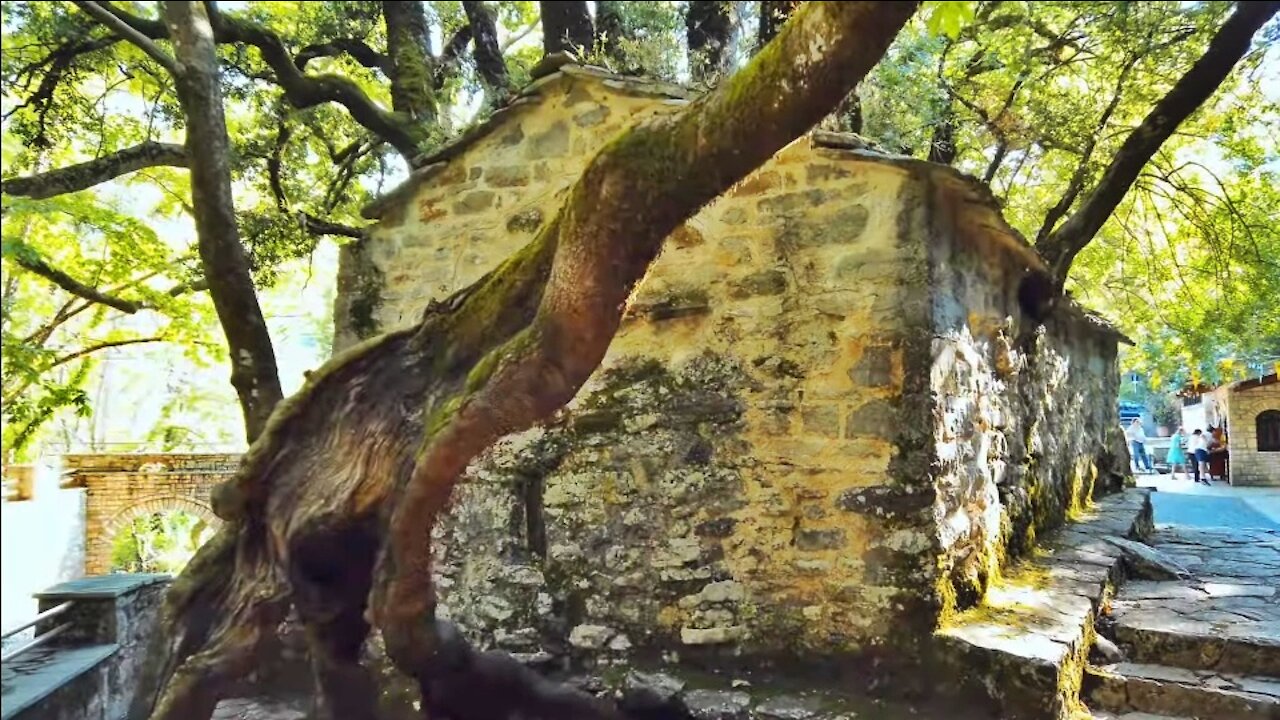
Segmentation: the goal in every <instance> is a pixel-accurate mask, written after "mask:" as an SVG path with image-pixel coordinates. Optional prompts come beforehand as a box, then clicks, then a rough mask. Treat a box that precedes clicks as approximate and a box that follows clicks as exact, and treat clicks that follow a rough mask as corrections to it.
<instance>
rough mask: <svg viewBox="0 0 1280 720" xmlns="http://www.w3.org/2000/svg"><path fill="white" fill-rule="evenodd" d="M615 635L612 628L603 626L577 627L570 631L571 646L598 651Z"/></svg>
mask: <svg viewBox="0 0 1280 720" xmlns="http://www.w3.org/2000/svg"><path fill="white" fill-rule="evenodd" d="M614 635H615V631H614V630H613V629H612V628H607V627H604V626H603V625H577V626H575V627H574V628H573V630H571V631H569V644H570V645H572V646H574V647H576V648H587V649H592V650H598V649H599V648H602V647H604V646H605V643H607V642H608V641H609V639H610V638H612V637H613V636H614Z"/></svg>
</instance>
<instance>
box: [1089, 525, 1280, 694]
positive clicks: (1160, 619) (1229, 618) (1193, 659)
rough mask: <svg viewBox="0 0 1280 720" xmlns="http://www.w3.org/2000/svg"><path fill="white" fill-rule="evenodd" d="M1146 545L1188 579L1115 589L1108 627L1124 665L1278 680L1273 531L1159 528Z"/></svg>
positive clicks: (1279, 542) (1277, 560)
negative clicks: (1123, 654)
mask: <svg viewBox="0 0 1280 720" xmlns="http://www.w3.org/2000/svg"><path fill="white" fill-rule="evenodd" d="M1150 544H1151V545H1152V546H1153V547H1155V548H1156V549H1157V550H1159V551H1161V552H1164V553H1165V554H1167V555H1169V556H1170V557H1172V558H1174V559H1176V560H1177V561H1178V562H1179V563H1181V564H1182V565H1183V566H1185V567H1186V568H1187V569H1188V570H1190V571H1191V573H1192V577H1191V578H1188V579H1185V580H1170V581H1159V582H1155V581H1136V582H1130V583H1127V584H1126V585H1124V586H1123V587H1122V588H1121V589H1120V591H1119V593H1118V594H1117V596H1116V598H1115V600H1114V601H1112V603H1111V606H1110V621H1111V626H1112V631H1113V634H1114V636H1115V640H1116V641H1117V643H1119V644H1120V645H1121V647H1123V648H1125V649H1126V651H1128V653H1129V657H1130V659H1133V660H1135V661H1142V662H1158V663H1160V664H1163V665H1173V666H1179V667H1186V668H1190V669H1193V670H1202V669H1203V670H1214V669H1216V670H1220V671H1225V672H1235V673H1244V674H1257V673H1268V674H1273V675H1280V589H1278V588H1280V531H1274V530H1242V529H1230V528H1188V527H1183V526H1174V527H1167V528H1165V527H1162V528H1160V529H1159V530H1157V531H1156V532H1155V533H1153V535H1152V537H1151V539H1150Z"/></svg>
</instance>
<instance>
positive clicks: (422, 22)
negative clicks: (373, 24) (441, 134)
mask: <svg viewBox="0 0 1280 720" xmlns="http://www.w3.org/2000/svg"><path fill="white" fill-rule="evenodd" d="M382 19H383V22H384V23H386V26H387V55H389V56H390V57H391V64H392V66H393V67H394V71H393V72H392V73H391V108H392V109H393V110H395V111H396V112H400V113H404V114H405V115H408V116H409V117H411V118H413V119H414V120H415V121H417V122H420V123H430V122H433V121H434V120H435V118H436V116H437V115H438V114H439V107H438V105H437V103H436V96H435V82H434V77H435V72H434V67H433V65H434V62H433V59H432V57H431V53H430V50H429V48H430V45H429V42H430V37H429V35H428V30H427V15H426V12H425V11H424V9H423V7H422V3H421V2H420V1H419V0H384V1H383V3H382Z"/></svg>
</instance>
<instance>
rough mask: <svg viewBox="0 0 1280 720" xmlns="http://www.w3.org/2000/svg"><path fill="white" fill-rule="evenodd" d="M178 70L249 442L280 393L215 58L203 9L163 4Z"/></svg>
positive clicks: (211, 274)
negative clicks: (240, 215)
mask: <svg viewBox="0 0 1280 720" xmlns="http://www.w3.org/2000/svg"><path fill="white" fill-rule="evenodd" d="M164 16H165V22H166V24H167V25H168V27H169V31H170V39H171V41H172V43H173V48H174V52H175V53H176V54H177V60H178V63H179V67H180V71H179V73H178V75H177V77H175V78H174V82H175V85H176V88H177V92H178V100H179V102H180V103H181V105H182V111H183V115H184V116H185V118H186V123H187V138H186V148H187V156H188V158H189V163H190V167H191V199H192V205H193V209H194V211H195V224H196V236H197V240H198V244H199V249H200V260H201V265H202V267H203V269H204V276H205V280H206V281H207V282H208V284H209V295H210V297H211V298H212V299H213V306H214V309H215V310H216V311H217V313H218V320H219V322H220V323H221V325H222V330H223V333H224V334H225V335H226V338H227V348H228V350H229V351H230V354H231V364H232V371H231V384H232V385H233V386H234V387H235V389H236V394H237V395H238V396H239V398H240V408H241V410H243V412H244V421H245V438H246V439H247V440H248V441H249V442H251V443H252V442H253V441H254V440H256V439H257V438H258V435H259V434H260V433H261V432H262V429H263V427H265V426H266V423H267V418H268V417H270V415H271V411H272V410H273V409H275V406H276V403H278V402H279V401H280V399H281V397H282V396H283V393H282V392H281V390H280V379H279V376H278V374H277V370H276V357H275V350H274V349H273V347H272V344H271V336H270V335H269V334H268V332H267V323H266V319H265V318H264V317H263V315H262V308H261V307H260V306H259V305H258V295H257V291H256V290H255V288H254V285H253V278H252V277H250V275H249V260H248V257H247V256H246V255H245V251H244V246H243V245H241V243H240V232H239V230H238V229H237V227H236V214H235V204H234V201H233V198H232V194H231V167H230V164H229V163H230V159H231V141H230V139H229V138H228V137H227V126H226V120H225V118H224V116H223V110H222V89H221V87H220V86H219V84H218V56H217V52H216V48H215V46H214V43H213V32H212V29H211V28H210V24H209V17H208V15H206V13H205V5H204V4H203V3H199V2H166V3H164Z"/></svg>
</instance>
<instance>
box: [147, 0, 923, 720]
mask: <svg viewBox="0 0 1280 720" xmlns="http://www.w3.org/2000/svg"><path fill="white" fill-rule="evenodd" d="M914 9H915V4H914V3H873V2H841V3H824V2H814V3H809V4H807V5H806V6H805V7H804V8H803V9H802V10H801V11H799V12H798V13H797V14H796V17H795V18H794V19H793V21H792V22H791V23H790V24H789V25H788V26H787V27H786V28H785V29H784V30H783V31H782V33H781V34H780V35H779V36H778V38H777V39H776V41H775V42H774V43H772V44H770V45H769V46H768V47H766V48H765V49H764V50H763V51H762V52H761V53H760V54H759V55H757V57H756V58H755V59H754V60H753V61H752V63H751V64H750V65H749V66H748V67H747V68H746V69H745V70H744V71H743V72H741V73H739V74H737V75H735V76H734V77H733V78H732V79H730V80H729V81H728V82H726V83H724V84H723V85H722V86H721V87H720V89H719V90H717V91H716V92H715V93H713V94H711V95H709V96H707V97H705V98H703V99H702V100H700V101H698V102H697V103H695V104H693V105H692V106H690V107H689V108H687V109H686V110H685V111H684V112H682V113H680V114H679V115H676V116H674V117H668V118H664V119H656V120H652V121H650V122H648V123H647V124H644V125H641V126H638V127H635V128H632V129H631V130H629V131H627V132H625V133H623V134H622V135H620V136H619V137H618V138H616V139H615V140H613V141H612V142H611V143H609V144H608V145H607V146H606V147H605V148H604V149H603V150H602V151H601V152H600V154H599V155H597V156H596V158H594V159H593V160H592V162H591V163H590V165H589V166H588V168H587V170H586V171H585V173H584V175H583V177H582V178H581V179H580V180H579V181H578V183H576V184H575V186H574V187H573V189H572V190H571V192H570V193H569V196H568V200H567V201H566V203H565V205H564V207H563V208H562V209H561V211H560V212H559V213H558V215H557V216H556V217H555V218H554V219H553V220H552V221H551V222H550V223H549V224H548V225H546V226H545V227H544V228H543V229H542V230H541V232H539V233H538V235H537V237H536V239H535V240H534V241H533V242H532V243H530V245H528V246H526V247H525V248H524V249H523V250H521V251H520V252H519V253H517V254H516V255H515V256H513V257H512V258H510V259H509V260H507V261H506V262H505V263H504V264H503V265H502V266H500V267H499V268H497V269H496V270H494V271H493V272H491V273H489V274H488V275H487V276H485V277H484V278H483V279H481V280H480V281H479V282H477V283H476V284H475V285H473V286H471V287H469V288H467V289H465V290H463V291H461V292H459V293H457V294H455V295H454V296H453V297H451V298H450V299H449V300H447V301H445V302H443V303H438V304H434V305H432V306H431V307H430V308H428V309H427V311H426V313H425V314H424V317H423V319H422V321H421V322H420V323H419V324H418V325H417V326H416V327H414V328H412V329H408V330H402V331H397V332H393V333H390V334H387V335H384V336H381V337H379V338H375V339H372V340H370V341H368V342H366V343H364V344H362V345H360V346H358V347H356V348H353V349H352V350H350V351H349V352H347V353H345V354H344V355H342V356H340V357H338V358H335V359H334V360H332V361H331V362H329V363H327V364H326V365H325V366H324V367H323V368H321V369H320V370H319V371H317V372H316V373H315V374H314V375H313V376H312V379H311V380H310V381H309V383H308V385H307V386H306V387H305V388H304V389H303V390H302V391H301V392H300V393H299V394H298V395H296V396H294V397H293V398H290V399H288V400H286V401H284V402H282V403H281V404H280V405H279V407H278V408H277V410H276V412H275V413H274V414H273V416H272V417H271V419H270V421H269V423H268V424H267V427H266V428H265V430H264V432H263V434H262V435H261V437H260V438H259V439H258V441H257V442H255V443H254V444H253V446H252V447H251V448H250V450H249V452H248V453H247V454H246V456H245V458H244V460H243V462H242V466H241V468H240V470H239V472H238V473H237V475H236V477H235V478H234V479H233V480H232V481H231V482H229V483H227V484H226V485H224V486H222V487H221V488H220V489H219V491H218V492H217V493H216V495H215V498H214V504H215V511H216V512H217V513H218V514H219V516H220V517H222V518H224V519H225V520H226V521H227V522H226V524H225V525H224V529H223V531H222V532H221V533H220V534H219V536H218V538H217V539H216V540H215V542H214V543H212V544H211V545H210V546H206V548H205V549H202V551H201V553H200V556H199V557H198V558H197V560H196V561H195V562H193V564H192V566H191V567H190V568H189V570H188V571H187V572H184V574H183V577H182V578H180V580H179V582H178V584H177V585H176V586H175V589H174V592H173V593H172V595H171V598H170V600H169V603H168V605H167V606H166V615H165V622H166V623H167V624H168V625H169V629H170V630H171V634H170V635H169V637H170V638H175V639H171V640H170V641H169V642H167V643H164V644H161V645H159V646H158V647H157V651H156V653H155V654H154V655H153V656H152V657H151V658H149V661H148V675H147V677H148V678H155V680H150V681H149V682H150V683H151V685H149V686H148V689H150V687H152V686H154V687H158V688H160V689H161V694H160V697H161V702H160V703H158V704H157V705H156V706H155V709H154V713H152V714H151V715H150V717H152V718H156V719H157V720H158V719H161V718H163V719H164V720H179V718H181V720H200V719H201V718H203V717H205V715H204V710H205V708H206V707H208V702H207V696H208V693H210V692H211V690H212V691H213V692H215V693H216V690H217V687H216V686H217V684H218V683H219V682H221V681H222V679H223V678H225V677H229V676H231V675H233V674H234V673H235V672H236V671H237V669H238V667H239V665H238V663H239V662H240V659H241V657H242V653H243V651H244V649H245V648H251V647H256V646H258V645H257V644H258V643H259V642H261V639H262V638H263V637H265V632H264V628H266V627H267V624H268V623H270V622H272V621H273V620H274V619H275V618H277V617H278V616H279V614H280V608H281V607H282V606H283V605H284V604H285V603H287V602H288V601H292V602H293V603H294V604H295V605H296V606H297V607H298V608H299V610H300V613H301V614H302V616H303V618H304V620H305V622H306V623H307V626H308V635H309V639H310V643H311V648H312V652H313V653H315V654H316V655H317V660H316V662H317V670H318V675H319V678H320V682H321V683H322V685H328V686H329V687H328V688H327V689H326V690H327V691H326V694H325V695H326V700H327V702H329V704H330V705H331V708H332V710H333V711H334V712H339V710H340V708H339V707H338V706H337V704H338V703H339V702H347V703H350V705H345V706H342V709H341V712H347V713H350V715H349V716H350V717H357V718H360V717H366V716H367V714H366V713H367V709H368V708H369V707H371V702H372V701H371V698H369V697H368V695H369V693H371V690H370V689H369V686H368V685H367V684H366V683H365V682H364V681H363V680H361V679H360V678H361V677H362V676H361V675H360V671H359V669H358V667H357V665H356V663H355V657H354V656H355V651H354V648H356V647H358V644H359V642H360V641H361V640H363V638H364V634H365V632H366V630H367V627H366V626H365V625H363V622H362V621H356V620H355V618H357V617H363V615H364V614H363V610H364V607H365V603H366V602H368V603H369V609H370V611H371V613H370V615H371V616H372V618H373V620H374V625H375V626H376V627H378V628H379V629H380V630H381V632H382V634H383V639H384V641H385V643H386V646H387V650H388V654H389V655H390V656H391V658H392V660H393V661H394V662H395V663H396V664H397V666H399V667H400V668H401V669H402V670H404V671H406V672H408V673H409V674H411V675H412V676H414V677H415V678H416V679H417V680H418V683H419V686H420V688H421V690H422V693H423V701H424V703H423V704H424V710H425V712H426V714H427V716H428V717H449V718H452V719H453V720H473V719H476V720H478V719H479V718H506V717H512V716H515V715H516V713H517V711H518V716H519V717H525V718H569V717H573V718H608V717H613V716H614V712H615V711H613V710H611V709H610V708H608V707H606V706H604V705H602V704H600V703H599V702H598V701H596V700H594V699H592V698H589V697H587V696H585V695H582V694H580V693H577V692H574V691H569V690H566V689H564V688H560V687H558V686H555V685H552V684H549V683H546V682H545V681H543V680H542V679H540V678H539V677H537V676H536V675H534V674H533V673H532V672H530V671H528V670H527V669H525V668H523V667H521V666H520V665H518V664H517V663H515V662H514V661H513V660H511V659H510V658H509V657H507V656H504V655H501V654H493V653H475V652H474V651H472V650H471V649H470V647H468V646H467V644H466V643H465V641H463V640H462V639H461V637H460V636H458V635H457V633H456V632H454V631H453V629H452V628H451V626H450V625H448V624H447V623H440V622H438V621H437V620H436V619H435V617H434V610H435V600H434V589H433V587H432V581H431V565H430V562H431V543H430V540H431V527H432V525H433V524H434V521H435V520H436V518H438V517H439V515H440V514H441V513H442V512H443V511H444V509H445V507H446V506H447V504H448V501H449V498H450V495H451V493H452V489H453V487H454V485H455V483H456V482H457V480H458V478H459V477H460V475H461V473H462V472H463V470H464V469H465V467H466V465H467V464H468V463H469V462H470V461H471V460H472V459H473V458H474V457H475V456H476V455H477V454H478V453H480V452H481V451H483V450H484V449H485V448H487V447H488V446H489V445H490V444H491V443H492V442H493V441H494V440H496V439H497V438H499V437H501V436H502V435H504V434H507V433H509V432H512V431H514V430H517V429H521V428H524V427H528V426H529V425H530V424H532V423H534V422H537V421H539V420H540V419H543V418H545V417H547V416H548V415H549V414H550V413H552V412H554V411H555V410H557V409H558V408H559V407H561V406H562V405H563V404H564V403H565V402H567V401H568V400H570V399H571V398H572V397H573V395H574V394H575V393H576V392H577V390H578V389H579V388H580V387H581V385H582V383H583V382H584V381H585V380H586V379H587V378H588V376H589V375H590V374H591V373H592V372H593V371H594V370H595V368H596V366H597V365H598V364H599V362H600V360H601V358H602V357H603V355H604V353H605V351H606V349H607V348H608V345H609V343H610V341H611V339H612V337H613V335H614V333H615V331H616V330H617V327H618V324H619V322H620V319H621V313H622V309H623V304H624V301H625V299H626V297H627V295H628V293H629V292H630V290H631V289H632V287H633V286H634V285H635V283H636V282H637V281H638V279H639V278H640V277H641V276H642V274H643V273H644V271H645V269H646V268H647V267H648V265H649V263H650V262H651V261H652V260H653V258H654V257H655V256H656V254H657V252H658V250H659V249H660V247H661V244H662V241H663V239H664V238H665V237H666V236H667V235H668V234H669V233H670V232H671V231H672V230H673V229H674V228H676V227H677V226H678V225H679V224H680V223H681V222H683V221H684V220H685V219H687V218H688V217H689V216H691V215H692V214H694V213H695V212H696V211H697V210H698V209H699V208H701V207H702V206H703V205H704V204H705V203H707V202H709V201H711V200H712V199H714V198H715V197H716V196H717V195H719V194H720V193H721V192H723V191H724V190H725V189H727V188H728V187H730V186H731V185H732V184H733V183H735V182H737V181H738V180H740V179H741V178H743V177H745V176H746V175H747V174H748V173H749V172H750V171H751V170H753V169H754V168H756V167H758V166H759V165H760V164H761V163H763V162H764V161H765V160H767V159H768V158H769V157H770V156H771V155H772V154H773V153H774V152H776V151H777V150H778V149H779V148H781V147H782V146H783V145H785V144H786V143H788V142H790V141H791V140H793V139H794V138H796V137H797V136H799V135H800V134H801V133H803V132H804V131H805V130H807V129H808V128H809V127H811V126H813V125H814V124H815V123H816V122H817V121H818V120H820V119H821V118H822V117H823V116H824V115H825V114H826V113H828V112H830V110H831V109H832V108H833V107H834V106H835V105H836V104H837V103H838V102H839V101H840V99H841V98H843V97H844V96H845V95H846V94H847V93H848V91H849V90H850V89H851V88H852V86H853V85H854V84H856V83H857V81H858V80H859V79H860V78H862V77H863V76H864V75H865V74H866V72H867V71H868V70H870V68H871V67H872V66H873V65H874V64H875V63H876V61H878V60H879V58H880V57H881V55H882V54H883V53H884V51H885V49H886V48H887V46H888V45H889V43H890V42H891V41H892V39H893V37H894V36H895V35H896V34H897V32H898V30H899V29H900V28H901V26H902V25H903V24H904V23H905V22H906V20H907V19H908V18H909V17H910V15H911V14H912V12H913V11H914ZM781 87H787V88H789V91H788V92H780V91H779V88H781ZM375 555H376V556H377V564H376V566H374V565H373V558H374V556H375ZM228 563H231V564H233V565H234V568H235V570H234V573H233V574H231V575H230V577H231V578H232V579H231V581H230V582H228V581H227V578H228V571H227V569H226V566H227V564H228ZM366 587H367V588H370V590H371V594H370V595H368V596H365V595H364V593H363V592H362V590H363V588H366ZM353 589H354V590H353ZM210 614H213V615H214V616H216V617H219V618H222V619H223V620H222V622H220V623H219V624H218V625H216V626H214V627H212V628H210V627H208V626H207V625H205V624H204V623H205V622H206V621H205V620H204V618H207V617H209V616H210ZM227 618H230V619H231V620H227ZM244 624H258V626H259V627H258V628H257V629H256V630H251V629H246V628H244V627H243V625H244ZM197 670H198V671H200V672H204V673H206V674H208V675H210V676H211V677H213V678H214V680H213V681H212V682H210V683H206V684H203V685H201V684H196V683H192V682H191V678H192V677H194V676H195V675H194V673H195V672H196V671H197ZM350 678H355V680H354V681H352V682H351V683H350V685H349V686H345V687H342V688H334V687H332V686H333V684H334V683H338V682H344V679H350ZM342 691H349V692H351V693H352V694H353V695H352V696H351V697H347V698H340V697H337V695H336V694H337V693H339V692H342ZM196 696H199V697H196ZM149 708H150V706H149V705H147V703H145V702H144V703H141V704H139V705H137V706H135V712H134V714H133V716H132V717H134V718H143V717H147V716H148V715H147V713H146V710H148V709H149ZM193 711H198V713H197V714H194V715H193V714H189V713H191V712H193ZM183 713H188V714H183Z"/></svg>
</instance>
